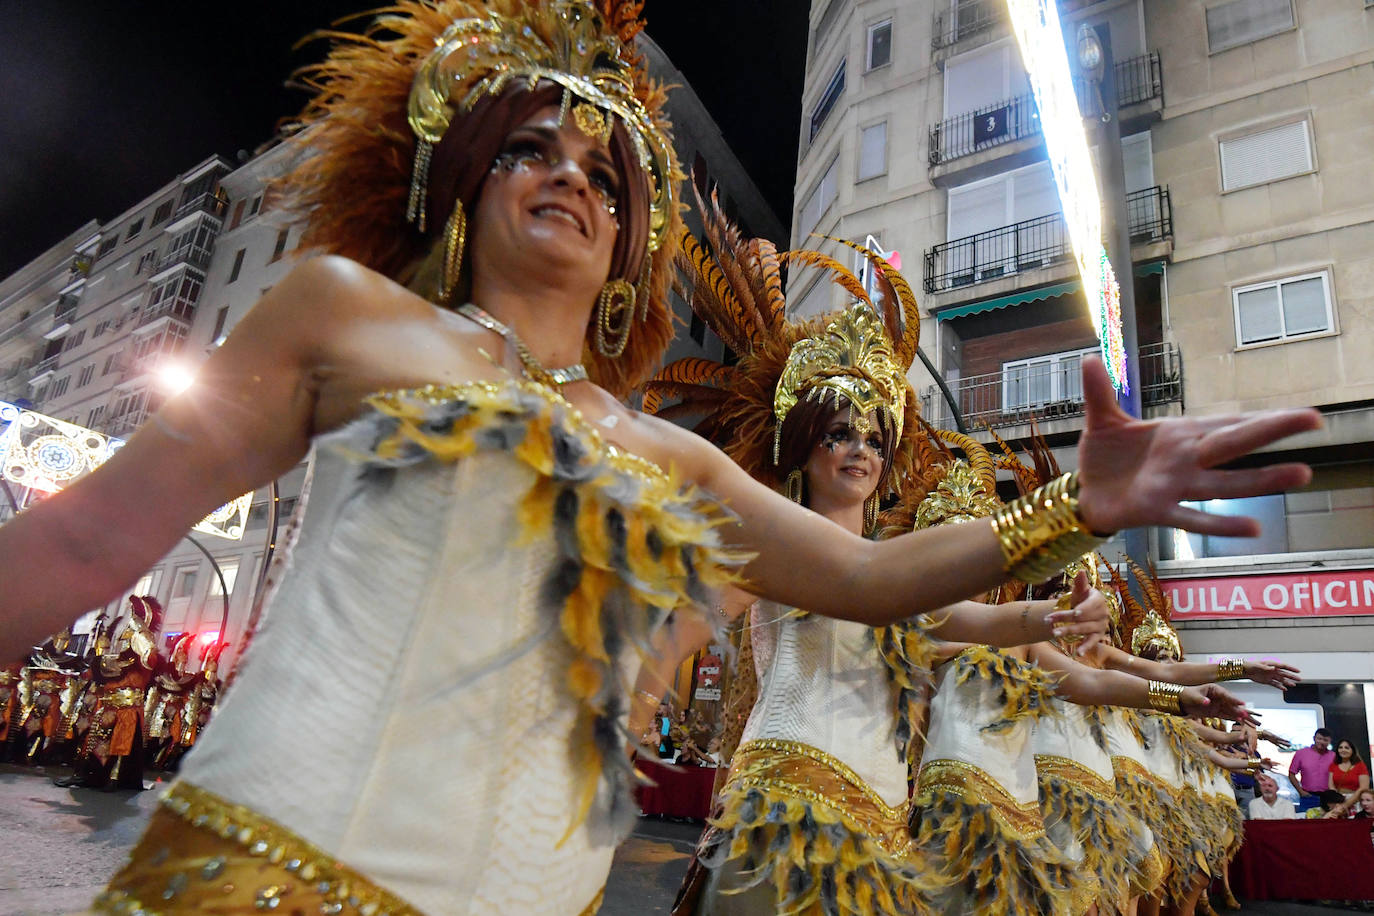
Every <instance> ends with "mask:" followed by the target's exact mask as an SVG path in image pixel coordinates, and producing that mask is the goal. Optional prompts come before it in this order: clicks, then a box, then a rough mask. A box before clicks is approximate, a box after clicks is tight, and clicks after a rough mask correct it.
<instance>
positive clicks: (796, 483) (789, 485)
mask: <svg viewBox="0 0 1374 916" xmlns="http://www.w3.org/2000/svg"><path fill="white" fill-rule="evenodd" d="M804 486H805V483H804V479H803V477H802V469H801V468H793V469H792V473H790V474H788V475H787V482H786V483H785V484H783V490H782V492H783V495H784V496H786V497H787V498H788V499H790V500H792V502H794V503H796V504H797V505H799V506H800V505H801V504H802V490H803V488H804Z"/></svg>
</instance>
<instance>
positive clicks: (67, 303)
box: [52, 293, 81, 326]
mask: <svg viewBox="0 0 1374 916" xmlns="http://www.w3.org/2000/svg"><path fill="white" fill-rule="evenodd" d="M80 301H81V297H80V296H74V295H72V294H71V293H66V294H64V295H62V296H59V297H58V298H57V306H56V307H55V308H54V309H53V316H52V317H53V325H54V326H56V325H58V324H60V323H61V322H63V321H66V320H67V319H69V318H71V317H72V316H73V315H75V314H76V306H77V303H79V302H80Z"/></svg>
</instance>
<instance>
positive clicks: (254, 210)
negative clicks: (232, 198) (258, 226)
mask: <svg viewBox="0 0 1374 916" xmlns="http://www.w3.org/2000/svg"><path fill="white" fill-rule="evenodd" d="M261 209H262V195H261V194H259V195H258V196H257V197H254V198H253V203H252V205H251V206H249V208H248V215H249V216H250V217H252V216H257V215H258V211H259V210H261Z"/></svg>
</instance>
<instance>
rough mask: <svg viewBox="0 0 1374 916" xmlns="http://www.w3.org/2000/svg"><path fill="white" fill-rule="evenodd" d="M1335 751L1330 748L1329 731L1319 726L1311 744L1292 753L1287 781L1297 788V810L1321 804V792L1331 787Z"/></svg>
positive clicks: (1304, 809)
mask: <svg viewBox="0 0 1374 916" xmlns="http://www.w3.org/2000/svg"><path fill="white" fill-rule="evenodd" d="M1335 759H1336V752H1335V751H1333V750H1331V733H1330V732H1329V731H1327V730H1326V729H1324V728H1319V729H1317V731H1316V732H1315V733H1314V734H1313V735H1312V746H1311V747H1305V748H1303V749H1302V750H1300V751H1298V752H1297V753H1295V754H1294V755H1293V762H1292V763H1290V764H1289V765H1288V781H1289V782H1291V783H1292V784H1293V788H1294V789H1297V790H1298V810H1299V811H1306V810H1308V809H1309V808H1316V807H1318V806H1319V805H1320V804H1321V793H1322V792H1324V791H1326V790H1327V789H1329V788H1331V764H1332V763H1333V762H1334V761H1335Z"/></svg>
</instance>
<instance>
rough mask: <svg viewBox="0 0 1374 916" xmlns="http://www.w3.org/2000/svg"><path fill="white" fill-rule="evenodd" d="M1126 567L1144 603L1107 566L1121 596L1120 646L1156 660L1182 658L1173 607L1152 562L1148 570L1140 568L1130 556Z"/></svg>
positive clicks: (1119, 576)
mask: <svg viewBox="0 0 1374 916" xmlns="http://www.w3.org/2000/svg"><path fill="white" fill-rule="evenodd" d="M1126 565H1127V567H1129V569H1130V571H1131V576H1132V578H1134V579H1135V581H1136V584H1137V585H1138V586H1139V587H1140V593H1141V595H1142V596H1143V597H1144V599H1145V600H1144V603H1143V604H1142V603H1141V602H1139V601H1137V600H1136V599H1135V596H1134V595H1132V594H1131V589H1130V584H1129V583H1128V582H1127V581H1126V578H1125V577H1124V576H1122V575H1121V573H1120V572H1118V571H1117V570H1116V569H1115V568H1113V567H1110V566H1109V567H1108V570H1109V572H1110V573H1111V577H1112V585H1113V586H1114V587H1115V588H1116V592H1117V594H1118V595H1119V596H1120V597H1121V604H1122V608H1123V610H1122V618H1121V644H1120V645H1119V646H1118V647H1117V648H1120V649H1125V650H1128V651H1129V652H1130V653H1131V654H1132V655H1140V656H1142V657H1143V656H1145V654H1146V653H1149V655H1150V656H1151V657H1154V658H1156V659H1163V658H1166V657H1167V658H1171V659H1175V660H1182V659H1183V645H1182V643H1181V642H1180V641H1179V638H1178V632H1177V631H1176V630H1174V628H1173V626H1171V625H1170V620H1171V619H1172V618H1173V615H1174V605H1173V602H1172V601H1171V600H1170V599H1169V596H1168V595H1166V594H1164V588H1163V586H1162V585H1161V584H1160V582H1159V576H1158V575H1157V574H1156V572H1155V566H1154V564H1153V563H1151V564H1150V565H1149V571H1148V572H1147V571H1146V570H1144V569H1141V568H1140V564H1138V563H1136V562H1135V561H1134V560H1132V559H1130V558H1129V557H1128V558H1127V559H1126Z"/></svg>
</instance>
